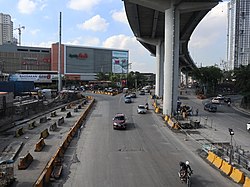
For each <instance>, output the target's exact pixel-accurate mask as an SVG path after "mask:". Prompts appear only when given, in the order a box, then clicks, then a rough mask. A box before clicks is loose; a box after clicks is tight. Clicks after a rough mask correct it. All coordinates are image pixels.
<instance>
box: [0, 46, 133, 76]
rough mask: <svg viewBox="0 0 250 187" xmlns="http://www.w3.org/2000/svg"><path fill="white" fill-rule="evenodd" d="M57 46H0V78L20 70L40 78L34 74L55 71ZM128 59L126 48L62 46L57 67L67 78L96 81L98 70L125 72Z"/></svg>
mask: <svg viewBox="0 0 250 187" xmlns="http://www.w3.org/2000/svg"><path fill="white" fill-rule="evenodd" d="M58 46H59V45H58V43H55V44H52V46H51V48H41V47H27V46H17V45H13V44H4V45H0V80H3V77H6V76H7V77H9V76H12V75H16V74H18V73H19V72H22V71H26V74H27V72H29V74H30V77H32V76H33V77H39V76H38V75H37V74H39V72H42V71H43V72H49V71H51V72H53V74H55V71H57V72H58V57H59V55H58V54H59V53H58ZM128 60H129V52H128V50H119V49H106V48H93V47H84V46H71V45H64V44H62V45H61V68H60V69H61V74H62V77H63V78H65V79H67V80H81V81H90V80H95V79H96V74H97V73H100V72H103V73H110V72H112V73H119V74H127V73H128V64H129V63H128ZM35 74H36V75H35ZM51 74H52V73H51ZM41 76H43V77H44V74H43V75H41ZM15 77H20V76H15ZM27 77H28V76H27ZM48 77H51V76H49V75H48ZM54 77H55V76H54Z"/></svg>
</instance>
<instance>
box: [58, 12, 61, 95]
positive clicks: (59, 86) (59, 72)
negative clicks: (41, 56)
mask: <svg viewBox="0 0 250 187" xmlns="http://www.w3.org/2000/svg"><path fill="white" fill-rule="evenodd" d="M61 30H62V12H60V15H59V44H58V92H60V91H61V90H62V76H61V37H62V33H61Z"/></svg>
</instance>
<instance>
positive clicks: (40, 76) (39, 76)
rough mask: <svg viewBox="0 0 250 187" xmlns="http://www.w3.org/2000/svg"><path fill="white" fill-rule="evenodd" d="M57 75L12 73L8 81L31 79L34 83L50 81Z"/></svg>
mask: <svg viewBox="0 0 250 187" xmlns="http://www.w3.org/2000/svg"><path fill="white" fill-rule="evenodd" d="M55 79H57V75H51V74H17V73H16V74H12V75H10V77H9V81H33V82H34V83H52V80H55Z"/></svg>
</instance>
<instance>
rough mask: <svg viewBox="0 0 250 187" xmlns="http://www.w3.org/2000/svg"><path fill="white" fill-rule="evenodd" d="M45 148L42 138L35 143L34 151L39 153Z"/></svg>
mask: <svg viewBox="0 0 250 187" xmlns="http://www.w3.org/2000/svg"><path fill="white" fill-rule="evenodd" d="M44 146H45V142H44V138H41V139H40V140H39V141H38V142H37V143H36V146H35V151H36V152H40V151H41V150H42V149H43V148H44Z"/></svg>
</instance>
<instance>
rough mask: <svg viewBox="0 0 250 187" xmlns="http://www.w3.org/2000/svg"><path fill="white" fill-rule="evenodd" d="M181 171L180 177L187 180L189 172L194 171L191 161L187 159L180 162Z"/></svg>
mask: <svg viewBox="0 0 250 187" xmlns="http://www.w3.org/2000/svg"><path fill="white" fill-rule="evenodd" d="M179 164H180V172H179V177H180V179H181V180H182V181H183V180H186V176H187V174H188V173H191V174H192V173H193V170H192V169H191V166H190V164H189V161H186V162H182V161H181V162H180V163H179Z"/></svg>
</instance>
